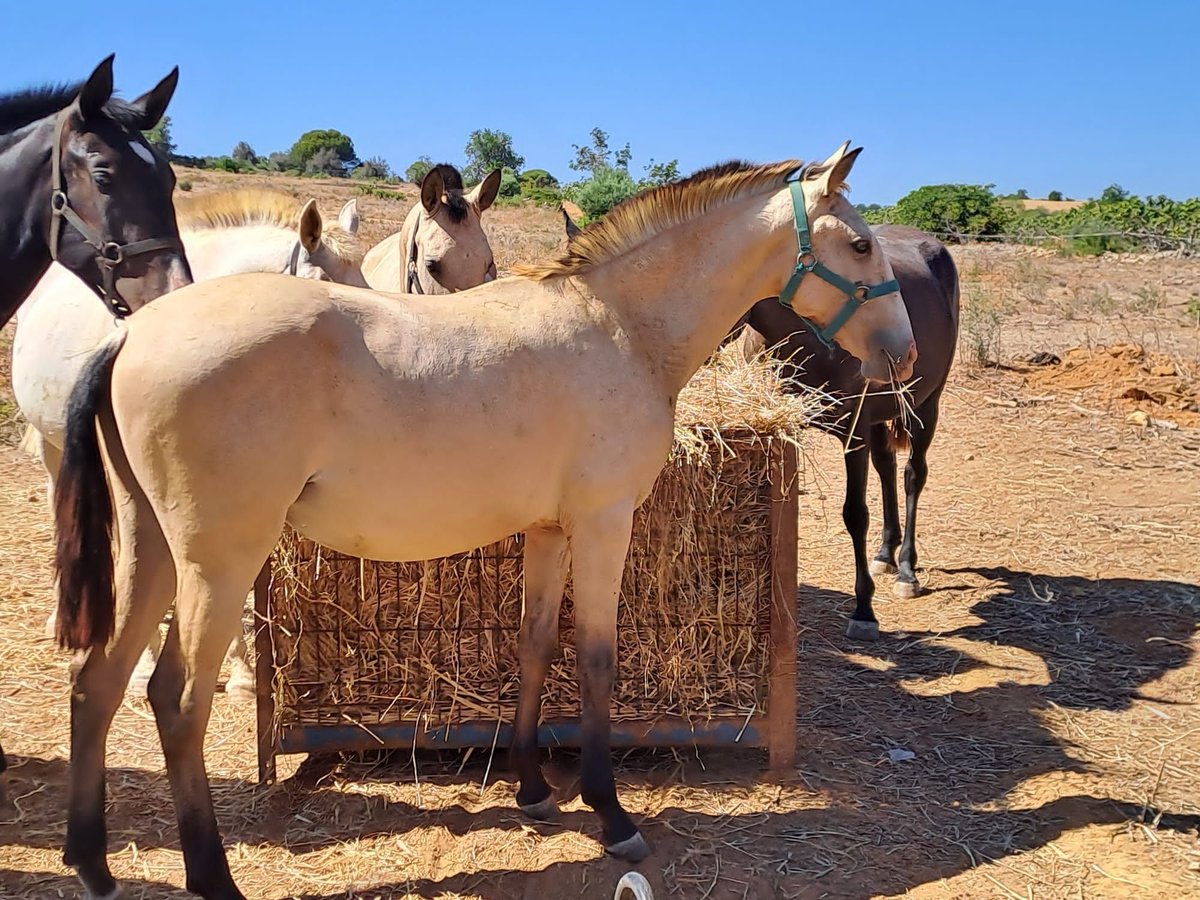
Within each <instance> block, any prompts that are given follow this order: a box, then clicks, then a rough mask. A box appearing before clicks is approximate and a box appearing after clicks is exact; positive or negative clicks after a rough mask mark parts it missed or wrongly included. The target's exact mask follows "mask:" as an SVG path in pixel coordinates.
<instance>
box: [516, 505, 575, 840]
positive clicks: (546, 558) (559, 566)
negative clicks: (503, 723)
mask: <svg viewBox="0 0 1200 900" xmlns="http://www.w3.org/2000/svg"><path fill="white" fill-rule="evenodd" d="M568 560H569V555H568V550H567V536H566V535H565V534H564V533H563V532H562V530H561V529H558V528H554V529H530V530H529V531H528V532H526V534H525V598H524V604H523V607H522V610H521V633H520V637H519V649H518V657H519V659H520V663H521V693H520V697H519V698H518V701H517V715H516V720H515V722H514V725H513V740H512V744H511V745H510V746H509V749H508V756H509V762H510V764H511V765H512V767H513V769H515V770H516V772H517V775H518V777H519V778H520V787H519V788H518V790H517V805H518V806H520V807H521V810H522V811H523V812H524V813H525V814H526V815H528V816H530V817H532V818H534V819H539V820H543V821H544V820H546V819H551V818H553V817H554V816H556V815H557V814H558V804H557V803H555V801H554V796H553V794H552V793H551V791H550V785H548V784H547V783H546V778H545V776H544V775H542V766H541V752H540V751H539V750H538V740H537V729H538V719H539V718H540V716H541V709H542V688H543V686H544V685H545V683H546V673H547V672H549V671H550V663H551V661H552V660H553V659H554V654H555V653H557V652H558V611H559V608H560V607H561V606H562V598H563V588H564V587H565V586H566V581H567V565H568Z"/></svg>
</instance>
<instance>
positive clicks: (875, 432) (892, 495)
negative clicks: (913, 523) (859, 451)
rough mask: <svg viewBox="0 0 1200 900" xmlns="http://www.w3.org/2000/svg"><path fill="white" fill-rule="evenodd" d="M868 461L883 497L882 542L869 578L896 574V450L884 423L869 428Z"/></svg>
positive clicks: (897, 518) (898, 533)
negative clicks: (871, 464) (873, 467)
mask: <svg viewBox="0 0 1200 900" xmlns="http://www.w3.org/2000/svg"><path fill="white" fill-rule="evenodd" d="M870 435H871V462H872V463H873V464H874V466H875V472H876V474H878V475H879V487H880V492H881V493H882V495H883V540H882V541H881V542H880V544H879V552H878V553H876V554H875V558H874V559H873V560H871V570H870V571H871V574H872V575H895V574H896V549H897V548H898V547H899V546H900V538H901V534H900V498H899V497H898V496H897V495H896V451H895V450H894V449H892V446H891V443H890V442H889V441H888V432H887V425H886V424H878V425H872V426H871V431H870Z"/></svg>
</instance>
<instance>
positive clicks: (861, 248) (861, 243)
mask: <svg viewBox="0 0 1200 900" xmlns="http://www.w3.org/2000/svg"><path fill="white" fill-rule="evenodd" d="M850 246H851V247H853V248H854V252H855V253H857V254H859V255H860V256H866V255H867V254H868V253H870V252H871V242H870V241H868V240H864V239H863V238H859V239H858V240H857V241H855V242H854V243H853V244H851V245H850Z"/></svg>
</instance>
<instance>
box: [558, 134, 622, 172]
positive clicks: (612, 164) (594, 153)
mask: <svg viewBox="0 0 1200 900" xmlns="http://www.w3.org/2000/svg"><path fill="white" fill-rule="evenodd" d="M571 147H572V149H573V150H574V151H575V159H573V160H571V162H569V163H568V164H567V165H569V166H570V167H571V168H572V169H574V170H575V171H576V172H591V173H592V174H593V175H595V174H596V173H597V172H599V171H601V170H602V169H611V168H616V169H623V170H625V171H629V160H630V158H631V157H632V156H633V153H632V152H631V151H630V149H629V144H628V143H627V144H625V146H624V147H622V148H621V149H620V150H618V151H616V153H613V151H612V150H611V149H610V148H609V146H608V132H606V131H604V130H603V129H601V128H593V129H592V143H591V144H590V145H585V146H582V147H581V146H580V145H579V144H572V145H571Z"/></svg>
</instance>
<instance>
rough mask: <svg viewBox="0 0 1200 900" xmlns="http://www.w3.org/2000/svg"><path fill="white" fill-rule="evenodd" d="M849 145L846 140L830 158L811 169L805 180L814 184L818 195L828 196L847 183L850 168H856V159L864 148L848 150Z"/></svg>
mask: <svg viewBox="0 0 1200 900" xmlns="http://www.w3.org/2000/svg"><path fill="white" fill-rule="evenodd" d="M849 146H850V142H849V141H846V142H845V143H844V144H842V146H840V147H838V148H837V150H835V151H834V152H833V155H832V156H830V157H829V159H827V160H825V162H823V163H821V164H820V165H817V166H813V167H811V168H810V169H809V175H808V177H807V178H806V179H805V180H806V181H809V182H811V183H812V184H813V186H814V187H815V188H816V191H815V192H816V194H817V196H818V197H828V196H830V195H831V194H833V193H835V192H836V191H838V190H839V189H840V188H841V187H842V185H844V184H845V183H846V178H847V176H849V174H850V170H851V169H852V168H854V161H855V160H856V159H858V154H860V153H862V149H863V148H862V147H856V148H855V149H853V150H851V151H849V152H846V148H847V147H849Z"/></svg>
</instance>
